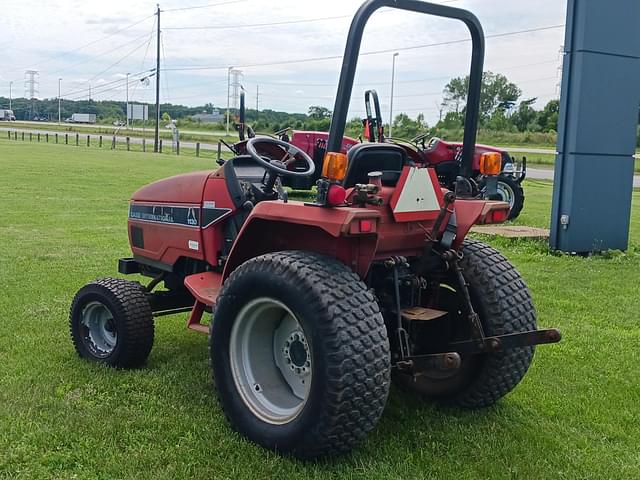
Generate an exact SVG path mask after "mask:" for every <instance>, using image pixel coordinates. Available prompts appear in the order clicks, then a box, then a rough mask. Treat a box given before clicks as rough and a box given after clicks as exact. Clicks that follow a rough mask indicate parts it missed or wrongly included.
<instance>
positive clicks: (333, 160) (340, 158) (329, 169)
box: [322, 152, 347, 182]
mask: <svg viewBox="0 0 640 480" xmlns="http://www.w3.org/2000/svg"><path fill="white" fill-rule="evenodd" d="M346 175H347V156H346V155H345V154H344V153H336V152H327V153H326V155H325V156H324V164H323V166H322V176H323V177H325V178H328V179H329V180H330V181H332V182H339V181H341V180H343V179H344V177H345V176H346Z"/></svg>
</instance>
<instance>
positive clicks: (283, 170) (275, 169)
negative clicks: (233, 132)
mask: <svg viewBox="0 0 640 480" xmlns="http://www.w3.org/2000/svg"><path fill="white" fill-rule="evenodd" d="M257 143H270V144H272V145H275V146H277V147H280V148H282V149H283V150H285V152H286V154H285V156H284V157H282V158H281V159H280V160H270V159H268V158H265V157H263V156H262V155H260V154H259V153H258V151H257V150H256V144H257ZM246 149H247V153H248V154H249V155H251V158H253V159H254V160H255V161H256V162H258V163H259V164H260V165H261V166H262V167H264V168H265V169H266V170H267V171H269V172H271V173H273V174H275V176H278V175H281V176H283V177H310V176H311V175H313V174H314V172H315V171H316V166H315V164H314V163H313V160H312V159H311V157H310V156H309V155H307V153H306V152H305V151H304V150H301V149H300V148H298V147H296V146H295V145H291V144H290V143H287V142H283V141H282V140H278V139H277V138H271V137H254V138H252V139H250V140H249V141H248V142H247V146H246ZM298 158H301V159H302V160H304V161H305V162H306V164H307V168H306V169H305V170H303V171H301V172H296V171H295V170H288V169H287V165H289V164H290V163H291V162H295V161H296V160H297V159H298ZM274 181H275V178H274Z"/></svg>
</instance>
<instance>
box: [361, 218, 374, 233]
mask: <svg viewBox="0 0 640 480" xmlns="http://www.w3.org/2000/svg"><path fill="white" fill-rule="evenodd" d="M372 231H373V222H372V221H371V220H360V233H370V232H372Z"/></svg>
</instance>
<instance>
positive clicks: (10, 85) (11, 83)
mask: <svg viewBox="0 0 640 480" xmlns="http://www.w3.org/2000/svg"><path fill="white" fill-rule="evenodd" d="M12 86H13V82H9V110H12V108H11V87H12Z"/></svg>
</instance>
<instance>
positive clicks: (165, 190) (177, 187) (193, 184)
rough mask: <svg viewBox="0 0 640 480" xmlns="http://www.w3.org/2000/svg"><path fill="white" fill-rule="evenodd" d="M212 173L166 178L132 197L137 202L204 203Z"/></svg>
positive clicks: (145, 187)
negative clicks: (208, 180) (203, 196)
mask: <svg viewBox="0 0 640 480" xmlns="http://www.w3.org/2000/svg"><path fill="white" fill-rule="evenodd" d="M210 175H211V172H210V171H205V172H192V173H184V174H182V175H176V176H175V177H170V178H165V179H162V180H158V181H157V182H153V183H151V184H149V185H145V186H144V187H142V188H141V189H139V190H138V191H136V192H135V193H134V194H133V195H132V196H131V200H133V201H136V202H153V203H190V204H199V203H201V202H202V195H203V192H204V186H205V184H206V183H207V179H208V178H209V176H210Z"/></svg>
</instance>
